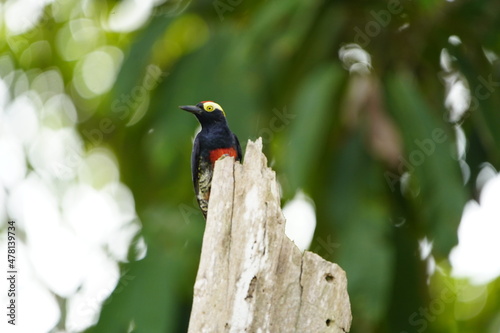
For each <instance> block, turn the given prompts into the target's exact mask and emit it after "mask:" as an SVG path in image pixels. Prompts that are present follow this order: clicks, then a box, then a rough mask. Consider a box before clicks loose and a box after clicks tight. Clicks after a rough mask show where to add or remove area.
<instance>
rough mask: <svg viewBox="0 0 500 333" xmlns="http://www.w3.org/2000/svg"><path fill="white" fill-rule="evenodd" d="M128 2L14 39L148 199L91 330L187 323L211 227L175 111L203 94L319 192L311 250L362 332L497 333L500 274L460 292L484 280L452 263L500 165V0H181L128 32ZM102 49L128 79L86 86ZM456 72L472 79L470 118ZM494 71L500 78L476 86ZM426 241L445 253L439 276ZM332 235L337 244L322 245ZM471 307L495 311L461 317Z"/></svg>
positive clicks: (45, 24)
mask: <svg viewBox="0 0 500 333" xmlns="http://www.w3.org/2000/svg"><path fill="white" fill-rule="evenodd" d="M119 3H120V2H116V1H93V2H92V1H90V2H89V1H87V2H85V4H83V2H82V4H81V5H78V6H77V4H79V2H75V1H74V2H65V1H55V3H54V4H52V5H50V4H49V5H47V7H46V9H45V11H44V17H43V19H42V20H41V21H40V22H41V23H39V24H38V26H37V27H36V29H32V30H30V32H27V33H25V34H23V35H18V36H11V37H9V38H8V39H6V40H2V41H0V47H1V50H2V52H3V53H8V54H10V55H11V56H12V57H13V59H15V60H16V61H17V63H16V64H15V66H16V67H18V68H22V69H24V70H26V71H39V70H48V69H53V68H57V69H58V70H59V71H60V72H61V73H62V75H63V78H64V79H65V87H66V92H67V93H68V94H69V95H70V96H71V97H72V99H73V101H74V102H75V104H76V106H77V109H78V112H79V119H80V124H79V129H80V131H81V133H82V136H83V138H84V139H85V140H86V142H87V145H88V147H92V146H95V145H107V146H109V147H111V148H112V149H113V150H114V151H115V153H116V154H117V157H118V159H119V164H120V171H121V176H122V180H123V181H124V182H125V183H126V184H127V185H128V186H129V187H130V188H131V189H132V191H133V193H134V197H135V200H136V207H137V212H138V214H139V217H140V219H141V221H142V224H143V235H144V237H145V239H146V243H147V244H148V255H147V256H146V258H145V259H143V260H141V261H138V262H131V263H128V264H123V267H122V269H123V271H124V272H127V273H126V274H125V275H124V277H125V278H126V277H127V276H128V277H130V276H133V277H134V278H133V279H132V280H130V279H128V280H123V281H121V283H119V285H118V287H117V289H116V290H115V292H114V293H113V295H112V296H111V297H110V298H109V300H108V301H107V302H106V303H105V305H104V306H103V309H102V313H101V316H100V319H99V322H98V323H97V325H96V326H94V327H93V328H90V329H89V330H88V332H126V331H129V332H130V331H133V332H149V333H152V332H183V331H186V329H187V323H188V320H189V313H190V306H191V305H190V304H191V298H192V289H193V284H194V279H195V275H196V270H197V265H198V260H199V253H200V249H201V241H202V234H203V229H204V221H203V217H202V215H201V213H200V212H199V210H198V208H197V206H196V204H195V203H194V200H193V199H194V195H193V190H192V184H191V176H190V165H189V162H190V153H191V141H192V138H193V136H194V131H195V128H196V126H197V123H196V121H195V119H194V118H193V117H192V116H190V115H188V114H186V113H184V112H182V111H180V110H179V109H178V108H177V106H178V105H184V104H195V103H197V102H199V101H201V100H214V101H217V102H218V103H220V104H221V105H222V106H223V107H224V109H225V110H226V113H227V116H228V120H229V123H230V125H231V128H232V130H233V131H234V132H235V133H237V135H238V136H239V138H240V141H241V142H242V144H243V146H245V144H246V140H247V139H255V138H257V137H258V136H262V137H263V139H264V142H265V150H266V154H267V156H268V158H269V160H270V161H271V163H272V166H273V168H274V170H276V172H277V174H278V178H279V180H280V183H281V184H282V188H283V200H284V202H286V201H287V200H289V199H290V198H292V197H293V195H294V194H295V193H296V191H297V190H298V189H303V191H304V192H305V193H307V194H308V195H309V196H310V197H311V198H312V199H313V200H314V202H315V205H316V213H317V221H318V226H317V230H316V234H315V239H314V240H313V245H312V246H311V248H313V249H314V248H319V250H318V253H319V254H320V255H322V256H324V257H325V258H326V259H328V260H331V261H334V262H337V263H339V264H340V266H342V267H343V268H344V269H345V270H346V272H347V276H348V280H349V294H350V297H351V302H352V310H353V325H352V330H351V332H363V333H366V332H415V331H418V332H422V331H424V330H425V331H426V332H498V331H499V330H500V316H499V312H498V309H499V305H500V300H499V298H498V295H499V291H500V281H499V280H498V279H497V280H496V281H494V282H493V283H490V284H489V285H488V286H487V290H486V291H484V290H483V291H482V294H484V295H487V297H486V296H484V297H483V298H480V297H479V298H478V297H476V298H474V297H471V298H470V299H469V300H462V299H461V298H460V296H461V295H462V294H461V293H460V292H461V291H462V290H469V289H470V290H472V289H471V288H473V287H471V286H470V285H469V284H468V283H467V281H459V280H454V279H452V278H450V277H449V274H448V273H449V271H450V269H449V267H448V265H449V264H448V263H447V256H448V253H449V251H450V250H451V248H452V247H453V246H455V245H456V243H457V226H458V223H459V222H460V217H461V214H462V210H463V207H464V204H465V202H466V200H468V199H470V198H474V197H476V196H477V193H476V188H475V183H474V180H475V179H476V176H477V174H478V172H479V170H480V165H481V163H483V162H485V161H488V162H490V163H491V164H492V165H493V166H494V167H495V168H496V169H497V170H498V169H500V131H498V126H499V125H500V113H499V112H498V110H499V109H500V94H499V93H498V91H497V89H498V85H499V84H498V83H496V82H499V81H500V62H499V61H498V60H497V58H496V57H494V58H492V59H491V58H488V56H487V53H488V52H490V53H492V54H496V55H498V54H500V20H498V17H500V3H499V2H495V1H488V0H455V1H442V0H439V1H438V0H422V1H398V0H391V1H366V0H358V1H319V0H312V1H298V0H290V1H281V2H279V1H252V2H250V1H226V0H216V1H198V2H192V3H186V2H183V1H175V0H174V1H167V2H164V3H161V4H158V5H157V6H156V7H155V8H153V10H152V13H151V15H150V17H149V19H148V20H147V21H146V23H145V24H144V25H142V27H140V28H139V29H137V30H135V31H132V32H114V31H112V30H111V29H109V28H107V25H106V21H107V18H108V17H111V16H112V15H113V13H114V12H113V11H114V8H115V6H117V4H119ZM55 8H57V12H56V11H55ZM82 25H86V26H87V28H85V29H86V30H85V33H84V34H81V35H79V36H77V35H75V34H77V32H75V31H78V29H79V28H78V27H79V26H82ZM88 27H91V29H90V28H88ZM65 29H70V30H71V33H72V34H73V35H71V34H70V33H68V32H65V31H66V30H65ZM82 29H83V28H82ZM89 29H90V30H89ZM452 35H453V36H457V37H458V38H459V40H460V42H458V43H451V42H450V36H452ZM352 43H357V44H358V45H353V44H352ZM105 47H114V48H113V49H106V48H105ZM116 48H117V49H119V50H121V51H122V52H123V53H122V56H121V55H120V53H119V52H118V53H116ZM95 50H104V51H103V52H107V53H108V54H110V55H111V57H112V58H113V59H115V61H116V64H117V68H118V73H117V77H116V81H115V82H114V84H113V86H112V89H111V90H110V91H109V92H104V93H101V94H99V93H96V94H94V95H92V94H90V93H89V95H88V96H82V92H81V91H80V90H78V89H76V88H75V86H78V85H77V83H76V82H77V81H78V76H79V75H80V74H79V73H81V72H83V71H84V70H85V69H82V66H83V65H82V61H81V59H82V57H83V56H84V55H86V54H87V53H89V52H92V51H95ZM443 50H446V52H447V54H449V64H448V65H447V66H446V67H447V69H444V68H443V65H442V62H440V59H442V54H443ZM113 52H115V53H116V54H115V53H113ZM113 54H114V55H113ZM87 70H88V69H87ZM446 73H448V74H450V73H453V74H458V75H459V77H460V78H461V79H462V80H464V81H465V82H467V83H468V87H469V89H470V94H471V102H470V107H469V110H468V111H467V112H465V113H464V114H463V115H461V116H460V117H458V118H457V119H455V118H453V117H452V116H451V110H450V108H449V107H446V106H445V97H446V96H447V93H448V90H449V83H448V82H447V81H446V80H445V76H446ZM87 75H91V76H97V77H99V71H98V70H96V71H94V72H92V71H91V72H90V73H87ZM103 79H105V78H103ZM99 80H102V79H99ZM485 80H486V81H490V82H494V83H493V84H491V85H490V86H488V87H486V89H487V90H484V89H483V90H482V94H480V95H478V92H477V89H476V87H480V86H481V85H484V84H485V83H484V82H485ZM484 92H489V94H488V95H487V96H485V94H484ZM103 120H104V122H103ZM457 126H460V127H461V128H462V129H463V130H464V132H465V135H466V138H467V152H468V153H467V154H466V155H465V156H464V157H463V159H465V160H464V162H466V163H467V165H468V166H469V167H470V171H471V175H470V177H469V178H468V179H466V181H465V185H464V177H463V176H462V173H461V170H460V163H459V161H458V160H459V159H460V157H457V153H456V152H455V151H456V150H457V144H456V134H455V133H456V129H455V128H456V127H457ZM436 130H437V131H438V132H435V131H436ZM431 148H432V149H431ZM412 154H413V155H412ZM403 174H404V177H403V178H401V181H400V177H401V176H403ZM403 179H404V181H403ZM424 238H427V239H429V240H431V241H432V242H433V252H432V254H433V256H434V258H435V260H436V261H437V263H438V270H437V271H436V273H435V274H434V275H433V276H432V277H429V276H428V274H427V262H426V261H425V260H423V259H422V258H421V257H420V254H419V240H422V239H424ZM326 239H328V240H330V239H333V240H334V241H335V243H336V244H338V246H337V247H336V248H335V249H334V250H333V251H332V250H331V249H329V248H325V247H324V246H317V244H325V242H324V241H325V240H326ZM478 260H480V258H478ZM122 279H123V278H122ZM458 286H462V287H460V288H459V287H458ZM479 294H481V293H479ZM478 299H484V301H483V302H482V303H481V304H480V305H478V304H476V303H474V302H477V301H478ZM467 307H472V308H474V307H476V308H477V307H480V309H481V310H480V311H479V312H478V313H477V314H476V315H475V316H472V317H470V318H466V316H462V317H460V316H459V318H462V319H460V320H459V319H456V318H457V316H458V315H457V313H459V312H460V311H462V312H467V311H468V310H467V309H468V308H467ZM426 311H427V312H426ZM464 318H465V319H464Z"/></svg>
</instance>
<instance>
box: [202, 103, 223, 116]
mask: <svg viewBox="0 0 500 333" xmlns="http://www.w3.org/2000/svg"><path fill="white" fill-rule="evenodd" d="M202 103H203V109H204V110H205V111H207V112H213V111H215V110H220V111H222V114H223V115H224V116H225V114H224V110H222V108H221V106H220V105H219V104H217V103H215V102H211V101H206V102H202Z"/></svg>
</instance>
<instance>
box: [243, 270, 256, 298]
mask: <svg viewBox="0 0 500 333" xmlns="http://www.w3.org/2000/svg"><path fill="white" fill-rule="evenodd" d="M256 283H257V277H256V276H254V277H253V278H252V280H251V281H250V285H249V286H248V292H247V297H245V301H248V300H249V299H251V298H253V293H254V291H255V284H256Z"/></svg>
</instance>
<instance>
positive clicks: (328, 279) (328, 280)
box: [325, 273, 334, 282]
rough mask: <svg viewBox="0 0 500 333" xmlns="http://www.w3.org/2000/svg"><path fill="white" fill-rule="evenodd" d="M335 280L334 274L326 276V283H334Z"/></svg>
mask: <svg viewBox="0 0 500 333" xmlns="http://www.w3.org/2000/svg"><path fill="white" fill-rule="evenodd" d="M333 279H334V277H333V275H332V274H330V273H326V274H325V280H326V282H333Z"/></svg>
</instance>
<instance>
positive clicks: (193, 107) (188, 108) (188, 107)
mask: <svg viewBox="0 0 500 333" xmlns="http://www.w3.org/2000/svg"><path fill="white" fill-rule="evenodd" d="M179 109H182V110H184V111H187V112H191V113H194V114H200V113H201V112H202V111H203V110H202V109H200V108H199V107H197V106H196V105H182V106H179Z"/></svg>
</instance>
